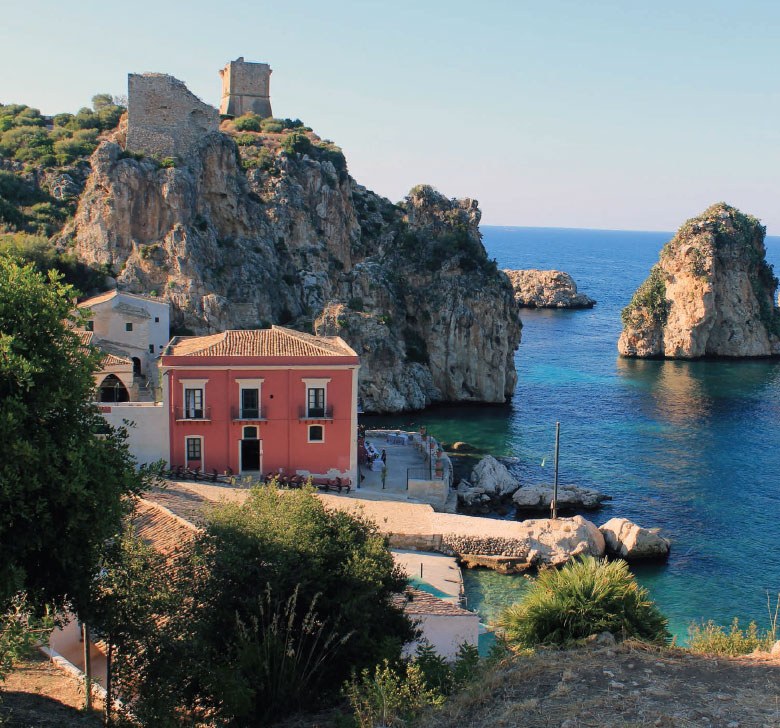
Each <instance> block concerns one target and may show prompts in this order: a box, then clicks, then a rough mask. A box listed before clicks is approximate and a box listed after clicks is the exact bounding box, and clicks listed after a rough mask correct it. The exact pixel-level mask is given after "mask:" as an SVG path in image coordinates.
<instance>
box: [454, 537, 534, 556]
mask: <svg viewBox="0 0 780 728" xmlns="http://www.w3.org/2000/svg"><path fill="white" fill-rule="evenodd" d="M442 544H443V545H444V546H446V547H447V549H449V550H450V551H452V552H453V553H456V554H481V555H484V556H512V557H519V558H527V557H528V551H529V549H528V542H527V541H518V540H516V539H512V538H501V537H498V536H458V535H456V534H453V533H448V534H445V535H444V536H442Z"/></svg>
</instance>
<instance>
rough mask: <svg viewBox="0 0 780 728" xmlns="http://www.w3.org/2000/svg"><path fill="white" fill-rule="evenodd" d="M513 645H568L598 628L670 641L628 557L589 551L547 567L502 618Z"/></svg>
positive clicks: (663, 623)
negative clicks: (601, 557) (605, 556)
mask: <svg viewBox="0 0 780 728" xmlns="http://www.w3.org/2000/svg"><path fill="white" fill-rule="evenodd" d="M499 624H500V625H501V627H503V628H504V632H505V635H506V639H507V641H508V642H509V643H510V644H511V645H513V646H519V647H535V646H536V645H549V644H556V645H566V644H569V643H571V642H573V641H575V640H579V639H583V638H585V637H588V636H589V635H592V634H595V633H600V632H612V633H613V634H615V635H621V636H623V637H624V638H625V637H635V638H637V639H639V640H643V641H646V642H653V643H656V644H666V643H667V642H668V641H669V639H670V637H671V635H670V633H669V631H668V629H667V624H668V620H667V619H666V618H665V617H663V615H662V614H661V613H660V612H659V611H658V609H657V608H656V606H655V604H653V602H651V601H650V600H649V599H648V594H647V590H646V589H644V588H643V587H640V586H639V585H638V584H637V582H636V580H635V579H634V577H633V576H632V575H631V573H630V572H629V570H628V564H626V562H625V561H613V562H608V561H607V560H599V559H595V558H593V557H592V556H587V557H585V558H583V559H581V560H578V561H575V562H572V563H569V564H566V566H564V567H563V568H562V569H560V570H557V569H552V568H550V569H546V570H545V571H542V572H541V573H540V574H539V576H538V577H537V579H536V581H535V583H534V586H533V588H532V589H531V590H530V591H529V592H528V593H527V594H526V596H525V598H524V599H523V600H522V601H521V602H519V603H518V604H514V605H512V606H511V607H508V608H507V609H506V610H505V611H504V613H503V615H502V616H501V619H500V621H499Z"/></svg>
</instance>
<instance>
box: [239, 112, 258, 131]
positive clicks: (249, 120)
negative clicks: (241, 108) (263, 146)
mask: <svg viewBox="0 0 780 728" xmlns="http://www.w3.org/2000/svg"><path fill="white" fill-rule="evenodd" d="M262 122H263V120H262V118H261V117H260V116H258V115H257V114H253V113H252V112H251V111H250V112H249V113H247V114H244V115H243V116H239V117H237V118H236V119H233V126H234V127H235V128H236V129H237V130H238V131H262V128H263V127H262Z"/></svg>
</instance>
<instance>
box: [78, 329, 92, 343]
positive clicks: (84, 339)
mask: <svg viewBox="0 0 780 728" xmlns="http://www.w3.org/2000/svg"><path fill="white" fill-rule="evenodd" d="M76 333H77V334H78V335H79V338H80V339H81V345H82V346H89V345H90V344H91V343H92V337H93V336H94V335H95V334H94V332H92V331H85V330H84V329H76Z"/></svg>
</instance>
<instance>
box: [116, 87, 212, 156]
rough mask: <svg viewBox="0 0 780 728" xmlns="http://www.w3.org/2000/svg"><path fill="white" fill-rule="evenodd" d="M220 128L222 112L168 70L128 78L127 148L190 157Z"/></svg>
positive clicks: (157, 154) (154, 153) (162, 154)
mask: <svg viewBox="0 0 780 728" xmlns="http://www.w3.org/2000/svg"><path fill="white" fill-rule="evenodd" d="M218 129H219V113H218V112H217V110H216V109H215V108H214V107H213V106H209V105H208V104H205V103H203V102H202V101H201V100H200V99H199V98H198V97H197V96H195V94H193V93H192V92H191V91H190V90H189V89H188V88H187V87H186V86H185V85H184V84H183V83H182V82H181V81H179V79H177V78H174V77H173V76H169V75H167V74H165V73H142V74H139V73H130V74H128V77H127V149H128V150H130V151H133V152H136V151H138V152H145V153H146V154H151V155H155V156H160V157H182V158H186V157H187V156H188V155H189V154H191V153H192V152H193V151H195V150H196V149H197V148H198V146H199V145H200V143H201V141H202V139H203V137H204V136H206V135H207V134H209V133H211V132H215V131H217V130H218Z"/></svg>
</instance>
